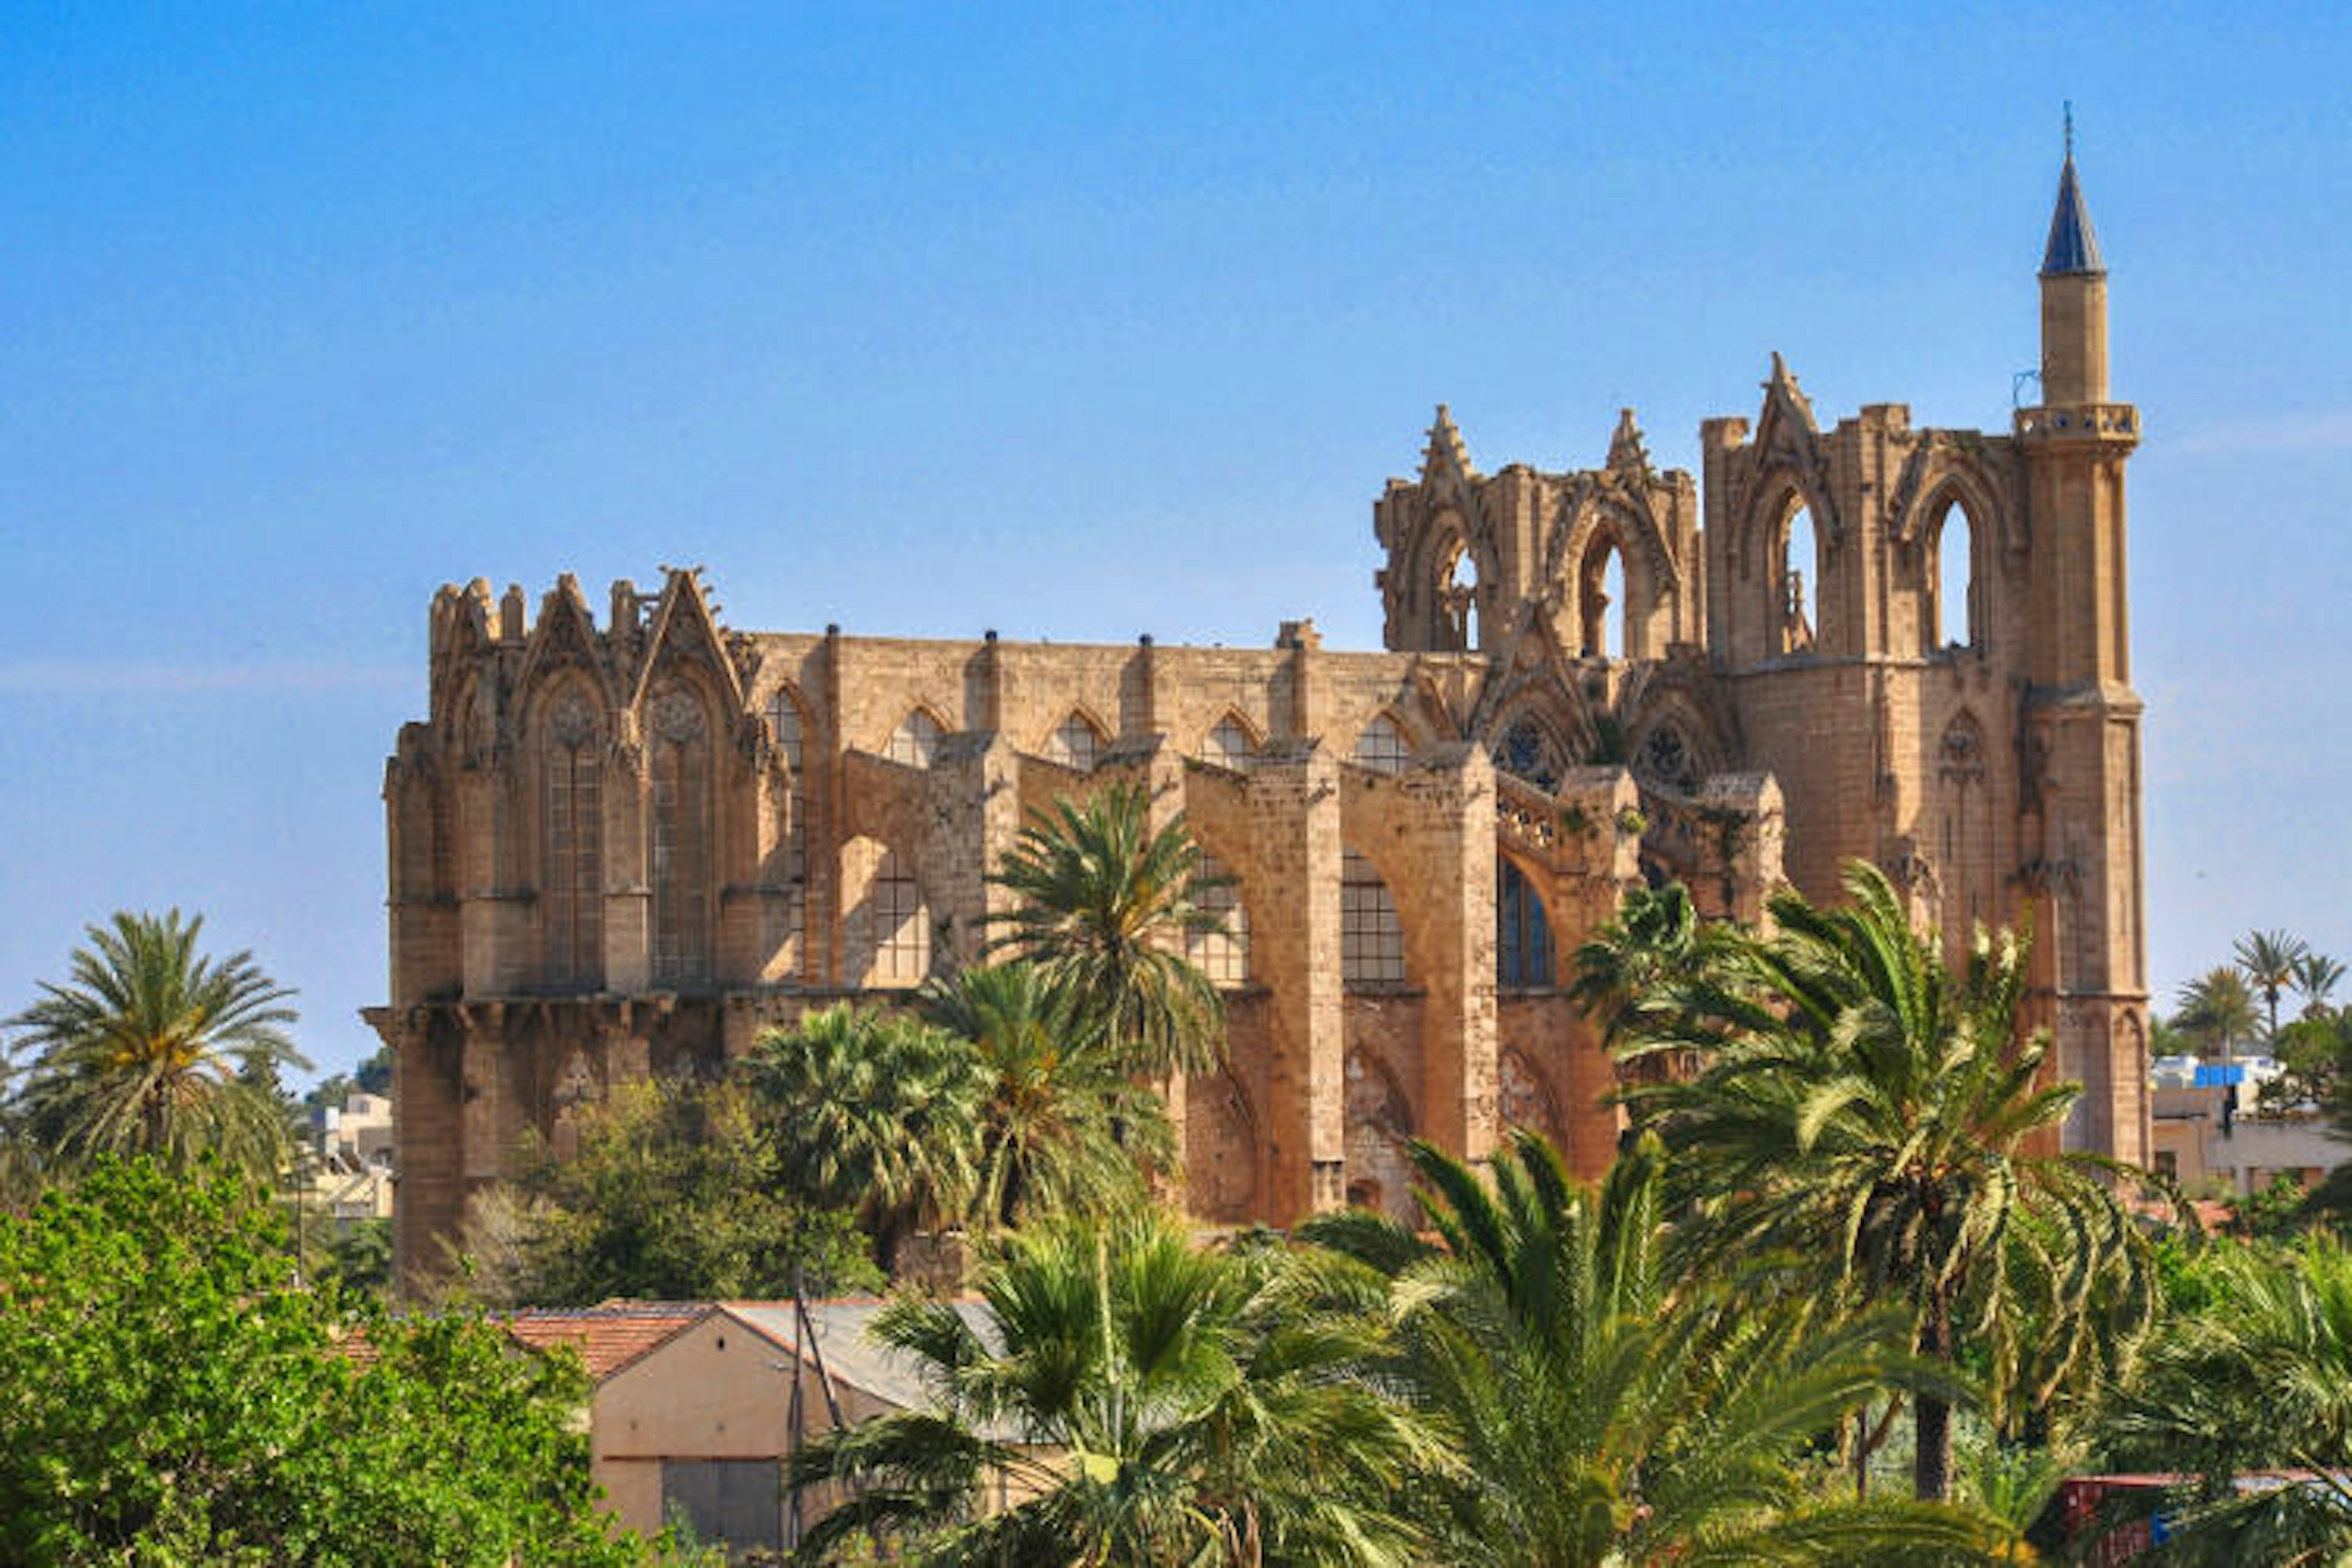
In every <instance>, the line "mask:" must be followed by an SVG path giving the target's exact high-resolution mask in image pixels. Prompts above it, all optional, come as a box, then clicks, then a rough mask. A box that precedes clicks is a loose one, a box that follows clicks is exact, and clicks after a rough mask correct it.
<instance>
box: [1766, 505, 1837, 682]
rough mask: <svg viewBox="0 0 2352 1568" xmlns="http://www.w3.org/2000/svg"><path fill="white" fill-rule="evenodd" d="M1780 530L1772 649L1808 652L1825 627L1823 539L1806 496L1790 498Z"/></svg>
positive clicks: (1775, 565)
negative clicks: (1822, 568)
mask: <svg viewBox="0 0 2352 1568" xmlns="http://www.w3.org/2000/svg"><path fill="white" fill-rule="evenodd" d="M1821 561H1822V552H1821V541H1820V538H1819V536H1818V534H1817V533H1816V531H1815V530H1814V527H1813V514H1812V510H1811V508H1810V507H1808V506H1806V505H1805V501H1804V498H1803V497H1802V496H1791V497H1790V498H1789V511H1788V515H1787V516H1786V517H1785V518H1784V519H1783V520H1782V521H1781V523H1780V560H1779V561H1778V562H1776V563H1774V572H1773V575H1772V604H1771V606H1770V609H1771V622H1772V651H1773V652H1775V653H1808V652H1811V650H1812V648H1813V647H1814V646H1815V644H1816V643H1817V642H1818V641H1819V639H1820V635H1821V633H1822V630H1823V629H1824V627H1823V626H1822V619H1821V611H1820V608H1819V600H1820V597H1821V584H1822V573H1821ZM1808 574H1811V575H1810V576H1809V575H1808ZM1809 592H1810V593H1811V598H1810V599H1809V598H1808V597H1807V595H1808V593H1809Z"/></svg>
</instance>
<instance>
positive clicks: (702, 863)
mask: <svg viewBox="0 0 2352 1568" xmlns="http://www.w3.org/2000/svg"><path fill="white" fill-rule="evenodd" d="M646 718H647V723H646V731H647V734H648V736H649V738H650V741H651V744H652V750H653V756H652V759H651V765H650V767H649V769H648V772H649V773H650V774H651V776H652V785H653V802H652V805H653V813H652V815H653V823H652V827H653V831H652V833H651V835H650V838H651V848H652V851H653V856H652V858H653V876H652V879H651V880H652V883H653V978H654V984H656V985H670V986H676V985H695V984H702V983H704V982H706V981H708V980H709V978H710V975H711V945H712V944H711V926H712V923H713V922H712V919H711V901H712V896H713V892H714V889H713V878H712V875H711V873H712V871H713V869H714V866H713V861H712V856H711V832H710V724H709V716H708V714H707V713H706V712H705V710H704V708H703V704H702V700H701V699H700V698H699V697H698V696H696V695H695V693H694V692H693V691H692V690H690V689H688V688H686V687H684V686H672V687H670V688H668V689H667V690H664V691H662V692H660V693H659V694H657V695H656V697H655V698H654V700H653V701H652V703H651V704H650V705H649V707H648V709H647V713H646Z"/></svg>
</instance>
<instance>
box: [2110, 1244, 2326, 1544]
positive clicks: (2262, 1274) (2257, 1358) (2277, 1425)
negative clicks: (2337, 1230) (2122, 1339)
mask: <svg viewBox="0 0 2352 1568" xmlns="http://www.w3.org/2000/svg"><path fill="white" fill-rule="evenodd" d="M2202 1275H2203V1279H2202V1280H2201V1283H2203V1284H2204V1285H2205V1286H2206V1287H2208V1290H2207V1297H2206V1300H2205V1301H2204V1303H2203V1304H2202V1305H2201V1306H2200V1307H2199V1308H2198V1309H2197V1310H2193V1311H2181V1312H2177V1313H2176V1314H2175V1315H2174V1316H2172V1317H2171V1318H2170V1319H2169V1320H2168V1321H2167V1323H2166V1324H2165V1326H2164V1327H2163V1329H2162V1330H2161V1331H2159V1332H2158V1334H2157V1336H2156V1337H2155V1339H2154V1340H2153V1341H2152V1342H2151V1343H2150V1345H2149V1346H2148V1349H2147V1352H2146V1353H2145V1354H2144V1355H2143V1356H2142V1357H2141V1359H2140V1361H2139V1363H2138V1365H2137V1369H2136V1371H2135V1374H2134V1376H2133V1377H2132V1378H2131V1379H2130V1380H2129V1382H2128V1383H2127V1384H2125V1385H2124V1386H2123V1387H2121V1388H2119V1389H2118V1391H2117V1394H2118V1404H2117V1407H2116V1411H2115V1413H2114V1415H2113V1416H2112V1417H2111V1419H2110V1421H2109V1424H2108V1432H2109V1436H2110V1438H2111V1441H2112V1443H2113V1447H2112V1449H2111V1451H2110V1454H2109V1459H2110V1461H2111V1462H2113V1463H2116V1464H2121V1465H2126V1466H2144V1467H2147V1468H2163V1469H2180V1470H2186V1471H2189V1472H2190V1473H2193V1474H2196V1475H2198V1476H2200V1477H2201V1478H2202V1484H2201V1486H2200V1488H2199V1489H2198V1496H2197V1498H2196V1500H2194V1501H2193V1502H2191V1503H2190V1504H2189V1506H2187V1507H2186V1508H2185V1509H2182V1510H2178V1511H2177V1512H2176V1514H2175V1516H2174V1518H2175V1521H2176V1522H2177V1523H2179V1524H2181V1525H2184V1526H2185V1527H2186V1530H2185V1535H2186V1537H2187V1542H2188V1546H2189V1552H2184V1553H2183V1554H2182V1555H2183V1557H2184V1560H2187V1561H2210V1562H2214V1563H2341V1562H2343V1561H2345V1560H2346V1556H2347V1553H2352V1251H2347V1250H2346V1248H2345V1247H2344V1245H2343V1244H2342V1243H2341V1242H2339V1241H2337V1240H2336V1238H2335V1237H2332V1236H2330V1235H2328V1234H2326V1232H2314V1233H2312V1234H2310V1235H2307V1236H2305V1237H2303V1238H2302V1239H2301V1240H2300V1241H2298V1242H2297V1243H2296V1244H2295V1245H2294V1247H2292V1248H2283V1249H2263V1248H2254V1247H2224V1248H2216V1249H2214V1250H2213V1251H2212V1252H2210V1253H2209V1254H2207V1255H2206V1258H2205V1260H2204V1263H2203V1266H2202ZM2280 1469H2288V1470H2294V1471H2296V1472H2299V1476H2298V1478H2297V1479H2294V1480H2293V1481H2290V1482H2288V1483H2286V1484H2282V1485H2278V1486H2275V1487H2272V1488H2269V1489H2251V1490H2241V1489H2239V1488H2238V1487H2237V1486H2236V1485H2235V1484H2234V1483H2235V1482H2236V1480H2237V1479H2238V1478H2239V1477H2240V1476H2242V1474H2244V1473H2245V1472H2247V1471H2259V1470H2280ZM2200 1548H2201V1549H2202V1550H2203V1554H2202V1555H2201V1556H2198V1555H2190V1554H2189V1553H2190V1552H2197V1551H2198V1550H2199V1549H2200Z"/></svg>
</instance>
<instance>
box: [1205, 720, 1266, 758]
mask: <svg viewBox="0 0 2352 1568" xmlns="http://www.w3.org/2000/svg"><path fill="white" fill-rule="evenodd" d="M1202 751H1204V752H1206V753H1207V755H1208V760H1209V761H1210V762H1213V763H1216V764H1217V765H1218V766H1219V767H1222V768H1232V769H1233V770H1234V771H1235V772H1236V773H1246V772H1248V771H1249V769H1250V768H1251V767H1252V766H1253V765H1255V763H1256V762H1257V746H1256V743H1255V742H1253V741H1251V739H1250V735H1249V731H1247V730H1244V729H1243V728H1242V726H1241V721H1239V720H1237V719H1235V718H1234V716H1233V715H1232V714H1230V713H1229V714H1227V715H1226V716H1225V717H1223V719H1220V720H1218V721H1217V722H1216V727H1215V728H1214V729H1213V730H1211V731H1209V735H1208V740H1207V741H1206V742H1204V744H1203V745H1202Z"/></svg>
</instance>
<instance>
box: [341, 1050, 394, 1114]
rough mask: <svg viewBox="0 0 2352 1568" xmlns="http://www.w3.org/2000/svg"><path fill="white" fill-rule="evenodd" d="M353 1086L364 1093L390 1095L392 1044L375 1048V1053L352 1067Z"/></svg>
mask: <svg viewBox="0 0 2352 1568" xmlns="http://www.w3.org/2000/svg"><path fill="white" fill-rule="evenodd" d="M352 1088H353V1089H358V1090H359V1091H360V1092H361V1093H362V1094H383V1095H388V1094H390V1093H391V1092H392V1047H390V1046H378V1047H376V1048H375V1055H373V1056H372V1057H370V1058H368V1059H367V1060H365V1061H363V1062H362V1063H360V1065H359V1066H358V1067H356V1068H353V1069H352ZM338 1103H340V1102H338Z"/></svg>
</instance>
